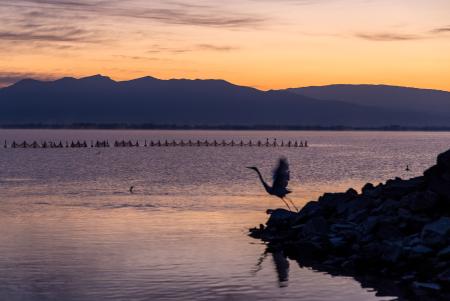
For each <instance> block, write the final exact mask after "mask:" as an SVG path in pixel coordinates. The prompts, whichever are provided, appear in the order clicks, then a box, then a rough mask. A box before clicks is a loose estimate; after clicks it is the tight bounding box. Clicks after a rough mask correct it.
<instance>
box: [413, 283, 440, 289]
mask: <svg viewBox="0 0 450 301" xmlns="http://www.w3.org/2000/svg"><path fill="white" fill-rule="evenodd" d="M413 287H414V288H416V289H425V290H432V291H440V290H441V286H440V285H439V284H437V283H433V282H417V281H415V282H413Z"/></svg>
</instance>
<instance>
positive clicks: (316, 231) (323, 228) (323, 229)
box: [302, 216, 328, 237]
mask: <svg viewBox="0 0 450 301" xmlns="http://www.w3.org/2000/svg"><path fill="white" fill-rule="evenodd" d="M302 233H303V235H304V236H305V237H311V236H316V235H318V236H325V235H327V234H328V223H327V221H326V220H325V218H323V217H321V216H319V217H314V218H312V219H310V220H309V221H308V222H306V224H305V225H304V226H303V229H302Z"/></svg>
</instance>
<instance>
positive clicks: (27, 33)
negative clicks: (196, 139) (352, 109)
mask: <svg viewBox="0 0 450 301" xmlns="http://www.w3.org/2000/svg"><path fill="white" fill-rule="evenodd" d="M94 74H103V75H107V76H110V77H111V78H113V79H115V80H128V79H132V78H138V77H143V76H153V77H157V78H161V79H169V78H190V79H194V78H200V79H211V78H212V79H225V80H227V81H230V82H232V83H235V84H239V85H246V86H252V87H256V88H259V89H263V90H268V89H281V88H288V87H301V86H310V85H326V84H338V83H349V84H360V83H368V84H390V85H401V86H410V87H420V88H432V89H441V90H447V91H450V0H221V1H216V0H165V1H163V0H0V86H6V85H9V84H11V83H14V82H16V81H18V80H20V79H22V78H30V77H31V78H36V79H43V80H51V79H56V78H60V77H64V76H73V77H83V76H89V75H94Z"/></svg>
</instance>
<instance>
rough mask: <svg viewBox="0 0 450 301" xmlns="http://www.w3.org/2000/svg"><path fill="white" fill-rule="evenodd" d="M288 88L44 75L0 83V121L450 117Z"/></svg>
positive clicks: (310, 122) (288, 122) (299, 121)
mask: <svg viewBox="0 0 450 301" xmlns="http://www.w3.org/2000/svg"><path fill="white" fill-rule="evenodd" d="M305 91H307V90H305ZM292 92H293V90H290V91H267V92H264V91H260V90H257V89H254V88H249V87H242V86H237V85H233V84H231V83H229V82H226V81H223V80H185V79H173V80H159V79H156V78H153V77H144V78H139V79H135V80H130V81H119V82H117V81H113V80H111V79H110V78H108V77H104V76H101V75H96V76H91V77H86V78H81V79H75V78H62V79H59V80H56V81H49V82H45V81H37V80H32V79H26V80H22V81H20V82H18V83H16V84H14V85H12V86H9V87H6V88H3V89H0V108H1V109H0V124H24V123H48V124H50V123H58V124H69V123H81V122H86V123H114V122H117V123H153V124H177V125H272V126H337V125H340V126H388V125H402V126H449V125H450V118H449V117H450V114H446V113H445V114H442V113H441V112H439V113H436V112H429V113H422V112H412V111H410V110H409V109H410V106H408V105H405V107H395V108H393V107H389V106H380V107H370V106H366V105H361V104H362V103H363V102H362V101H361V102H359V103H357V101H356V100H355V101H352V100H351V99H350V100H345V101H341V100H340V99H339V98H332V99H330V100H325V98H328V97H324V99H314V98H312V97H310V96H304V95H298V94H295V93H292ZM336 99H337V100H336ZM399 101H403V100H399ZM352 102H353V103H352ZM380 103H381V101H380ZM367 105H372V106H373V103H370V102H369V103H368V104H367ZM444 105H445V104H444V102H443V103H442V106H444Z"/></svg>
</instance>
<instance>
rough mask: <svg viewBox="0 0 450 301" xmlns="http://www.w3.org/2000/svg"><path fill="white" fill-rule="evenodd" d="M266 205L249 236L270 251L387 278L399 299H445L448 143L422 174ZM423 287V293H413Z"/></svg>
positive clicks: (449, 295) (449, 229) (333, 269)
mask: <svg viewBox="0 0 450 301" xmlns="http://www.w3.org/2000/svg"><path fill="white" fill-rule="evenodd" d="M267 213H268V214H269V215H270V217H269V219H268V221H267V223H266V224H265V225H263V224H261V225H260V226H259V227H256V228H253V229H250V236H252V237H254V238H257V239H261V240H263V241H265V242H267V243H268V252H282V254H284V255H285V256H287V257H289V258H291V259H295V260H297V261H298V262H299V263H301V264H302V265H307V266H310V267H312V268H313V269H316V270H320V271H326V272H329V273H331V274H333V275H346V276H353V277H355V279H358V278H359V279H361V277H362V278H364V277H366V276H370V277H378V279H385V280H386V279H391V283H395V284H396V285H397V284H398V285H399V286H400V287H402V288H403V289H405V291H406V292H407V293H406V294H407V297H406V299H405V300H450V150H449V151H447V152H445V153H442V154H440V155H439V156H438V157H437V163H436V165H434V166H432V167H430V168H429V169H427V170H426V171H425V172H424V173H423V175H422V176H419V177H415V178H411V179H408V180H403V179H400V178H395V179H391V180H388V181H387V182H386V183H380V184H378V185H373V184H371V183H368V184H366V185H365V186H364V187H363V188H362V190H361V192H360V193H359V192H357V191H356V190H354V189H352V188H350V189H348V190H347V191H346V192H340V193H325V194H324V195H323V196H321V197H320V198H319V199H318V200H317V201H310V202H309V203H307V204H306V205H305V206H304V207H303V208H302V209H301V210H300V211H299V212H298V213H297V212H291V211H288V210H285V209H275V210H268V211H267ZM363 276H364V277H363ZM422 294H425V295H427V296H429V298H419V299H416V298H413V297H414V296H420V295H422Z"/></svg>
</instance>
